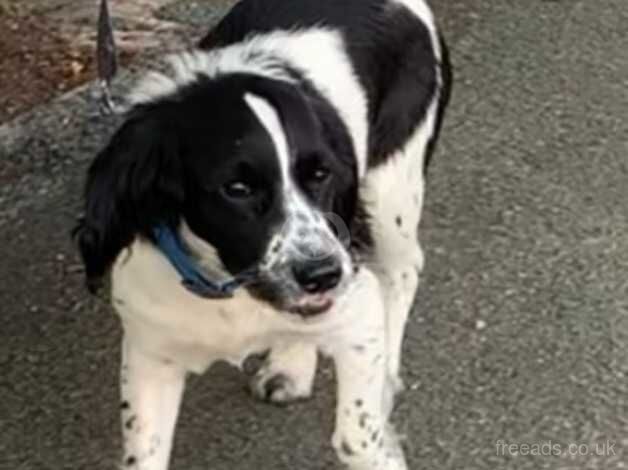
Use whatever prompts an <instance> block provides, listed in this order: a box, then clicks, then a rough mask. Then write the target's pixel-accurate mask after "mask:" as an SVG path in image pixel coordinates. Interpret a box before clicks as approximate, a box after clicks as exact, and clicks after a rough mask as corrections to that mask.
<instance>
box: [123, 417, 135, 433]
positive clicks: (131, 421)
mask: <svg viewBox="0 0 628 470" xmlns="http://www.w3.org/2000/svg"><path fill="white" fill-rule="evenodd" d="M136 420H137V416H135V415H133V416H131V417H130V418H129V419H127V420H126V422H125V423H124V427H125V428H127V429H129V430H130V429H133V424H134V423H135V421H136Z"/></svg>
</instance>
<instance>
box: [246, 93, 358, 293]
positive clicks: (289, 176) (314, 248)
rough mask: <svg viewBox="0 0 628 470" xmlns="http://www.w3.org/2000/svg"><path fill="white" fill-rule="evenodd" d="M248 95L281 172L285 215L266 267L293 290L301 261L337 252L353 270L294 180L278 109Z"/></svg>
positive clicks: (348, 269) (346, 268)
mask: <svg viewBox="0 0 628 470" xmlns="http://www.w3.org/2000/svg"><path fill="white" fill-rule="evenodd" d="M244 99H245V101H246V103H247V104H248V106H249V107H250V108H251V110H252V111H253V113H254V114H255V116H256V117H257V118H258V120H259V121H260V123H261V124H262V125H263V126H264V128H265V129H266V131H267V132H268V134H269V136H270V138H271V139H272V142H273V145H274V146H275V151H276V155H277V159H278V161H279V168H280V172H281V195H280V197H281V199H282V207H283V211H284V219H283V223H282V226H280V227H277V229H276V233H275V235H274V236H273V237H272V239H271V241H270V243H269V244H268V249H267V251H266V255H265V257H264V259H263V261H262V263H261V268H262V270H264V271H266V272H267V273H268V275H269V276H271V277H272V278H275V279H274V280H276V281H277V282H278V283H280V284H281V285H282V286H283V287H284V288H287V289H288V290H292V291H294V290H295V289H296V288H297V286H296V285H293V286H291V285H292V284H294V279H292V274H291V268H292V267H293V266H294V265H295V264H298V263H305V262H307V261H311V260H316V259H323V258H328V257H330V256H335V257H337V258H338V259H339V260H340V262H341V264H342V267H343V274H348V273H350V272H351V261H350V257H349V254H348V253H347V251H346V249H345V248H344V247H343V245H342V243H341V242H340V241H339V240H338V238H336V236H335V235H334V234H333V233H332V231H331V230H330V228H329V226H328V224H327V222H326V220H325V217H324V216H323V214H322V213H321V212H320V211H319V210H318V209H317V208H316V207H314V206H313V205H312V204H310V203H309V202H308V201H307V200H306V198H305V196H304V195H303V193H302V192H301V190H300V189H299V187H298V185H297V183H296V181H295V180H294V177H293V172H292V166H293V165H292V157H291V154H290V143H289V142H288V137H287V135H286V132H285V130H284V128H283V125H282V123H281V120H280V118H279V115H278V113H277V111H276V110H275V109H274V108H273V107H272V106H271V105H270V103H269V102H268V101H267V100H265V99H264V98H261V97H259V96H257V95H254V94H252V93H247V94H246V95H245V97H244ZM343 277H344V276H343ZM286 293H287V294H289V293H288V292H286Z"/></svg>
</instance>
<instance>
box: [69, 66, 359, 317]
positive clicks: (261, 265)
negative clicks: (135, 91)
mask: <svg viewBox="0 0 628 470" xmlns="http://www.w3.org/2000/svg"><path fill="white" fill-rule="evenodd" d="M325 112H326V108H325V107H324V106H323V104H322V103H319V102H317V100H316V98H312V97H306V96H305V95H304V94H303V93H302V92H301V91H300V90H299V89H298V88H297V87H295V86H294V85H292V84H290V83H288V82H285V81H280V80H273V79H268V78H262V77H258V76H253V75H246V74H232V75H226V76H222V77H218V78H209V77H205V76H202V75H199V76H197V77H196V79H195V80H194V81H192V82H191V83H188V84H186V85H185V86H181V87H178V88H177V89H176V90H174V91H173V92H172V93H168V94H166V95H164V96H160V97H158V98H155V99H152V100H150V101H147V102H144V103H141V104H138V105H136V106H135V107H134V108H133V109H132V110H131V111H130V112H129V114H128V116H127V119H126V122H125V123H124V124H123V125H122V126H121V127H120V129H119V130H118V131H117V132H116V133H115V135H114V136H113V138H112V139H111V141H110V142H109V144H108V145H107V147H106V148H105V149H104V150H103V151H102V152H101V153H100V154H99V155H98V157H97V158H96V160H95V161H94V163H93V164H92V166H91V168H90V170H89V174H88V181H87V186H86V210H85V217H84V219H83V220H82V221H81V223H80V225H79V227H78V230H77V233H78V240H79V245H80V249H81V252H82V255H83V259H84V262H85V265H86V271H87V277H88V280H89V281H90V282H92V284H93V282H94V281H97V280H98V279H99V278H101V277H102V276H103V275H104V274H105V272H106V270H107V269H108V267H109V266H110V265H111V263H112V262H113V261H114V260H115V259H116V257H117V256H118V254H119V253H120V251H121V250H122V249H123V248H125V247H126V246H128V245H129V244H130V243H131V242H132V241H133V239H134V238H135V237H138V236H140V237H144V238H146V239H149V240H150V239H151V237H152V229H153V228H154V227H155V226H157V225H160V224H167V225H169V226H171V227H172V228H174V229H177V230H179V231H180V233H181V235H182V238H183V240H184V242H185V243H186V245H187V246H188V248H189V249H190V251H191V253H192V254H193V256H195V257H196V259H197V261H198V262H199V265H200V266H204V267H206V268H207V269H208V270H209V271H214V272H215V271H218V272H223V273H225V274H226V275H229V276H233V275H237V274H238V273H240V272H243V271H246V270H250V269H251V268H254V269H256V270H257V272H258V276H257V279H256V280H254V282H253V283H252V284H251V285H250V286H248V287H247V288H248V289H249V290H250V291H251V293H253V294H254V295H256V296H258V297H260V298H262V299H264V300H266V301H268V302H271V303H272V304H273V305H275V306H277V307H278V308H280V309H284V310H290V311H294V312H298V313H300V314H303V315H309V314H316V313H320V312H323V311H325V310H326V309H327V308H328V307H330V306H331V304H332V303H333V300H334V296H335V294H337V293H338V292H340V291H341V290H342V287H343V286H344V285H345V284H346V282H347V280H348V279H349V278H350V277H351V276H352V274H353V268H352V262H351V258H350V255H349V251H348V230H349V227H350V224H351V220H352V217H353V213H354V210H355V202H356V197H357V196H356V192H357V176H356V167H355V157H354V154H353V147H352V144H351V142H350V140H349V137H348V134H347V133H346V132H340V130H339V129H334V128H332V126H333V125H334V124H342V123H341V122H340V121H339V120H337V122H335V121H334V119H328V118H327V117H324V118H321V116H325V115H324V113H325Z"/></svg>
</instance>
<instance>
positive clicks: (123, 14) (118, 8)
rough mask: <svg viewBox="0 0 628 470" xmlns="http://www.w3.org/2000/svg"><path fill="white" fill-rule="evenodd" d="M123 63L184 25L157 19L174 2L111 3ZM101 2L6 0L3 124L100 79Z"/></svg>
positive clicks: (0, 80)
mask: <svg viewBox="0 0 628 470" xmlns="http://www.w3.org/2000/svg"><path fill="white" fill-rule="evenodd" d="M110 3H111V12H112V16H113V20H114V22H115V24H116V27H117V31H116V38H117V42H118V49H119V54H120V62H121V63H122V64H125V63H128V62H129V61H130V60H131V59H132V58H133V57H134V56H135V55H136V54H137V53H139V52H140V51H144V50H147V49H150V48H154V47H157V46H159V45H160V44H162V43H163V41H167V40H168V38H170V37H171V34H169V33H176V32H177V31H178V30H180V29H181V28H180V26H177V25H174V24H172V23H169V22H167V21H163V20H160V19H158V18H157V12H158V11H159V9H160V8H161V7H163V6H164V5H166V4H167V3H170V2H169V1H168V0H110ZM97 16H98V2H96V1H92V2H87V1H85V0H0V123H2V122H6V121H9V120H10V119H12V118H13V117H15V116H17V115H18V114H20V113H22V112H24V111H28V110H29V109H31V108H32V107H34V106H35V105H37V104H41V103H44V102H47V101H48V100H50V99H51V98H54V97H55V96H58V95H59V94H61V93H63V92H65V91H67V90H70V89H72V88H74V87H76V86H78V85H81V84H83V83H85V82H87V81H89V80H91V79H93V78H94V77H95V74H96V63H95V59H94V57H95V43H96V21H97Z"/></svg>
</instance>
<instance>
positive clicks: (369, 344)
mask: <svg viewBox="0 0 628 470" xmlns="http://www.w3.org/2000/svg"><path fill="white" fill-rule="evenodd" d="M359 282H360V286H361V287H360V288H359V289H356V291H355V293H354V298H353V300H352V301H351V302H350V303H349V304H350V306H351V307H350V308H355V309H356V312H355V313H357V315H355V316H354V318H355V321H354V323H352V324H351V325H349V326H348V327H347V328H345V332H343V333H341V334H340V336H338V337H336V338H335V341H334V345H333V346H332V347H331V348H325V349H326V350H327V352H328V353H329V354H331V356H332V357H333V359H334V362H335V365H336V378H337V381H338V396H337V409H336V429H335V432H334V437H333V445H334V448H335V449H336V452H337V454H338V457H339V458H340V460H341V461H342V462H343V463H344V464H346V465H347V466H348V467H349V468H350V469H351V470H405V469H406V468H407V467H406V463H405V458H404V455H403V451H402V450H401V447H400V445H399V443H398V440H397V437H396V435H395V433H394V430H393V429H392V426H391V425H390V424H389V422H388V418H389V416H388V415H389V411H390V408H391V406H390V400H391V399H392V396H393V389H392V387H393V384H392V383H391V382H390V377H389V373H388V360H387V357H386V355H387V351H388V348H387V344H386V327H385V324H386V315H385V310H384V304H383V299H382V296H381V292H380V287H379V283H378V281H377V279H376V278H375V276H374V275H373V274H371V273H370V272H368V271H365V270H364V271H363V272H362V273H361V274H360V279H359Z"/></svg>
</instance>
